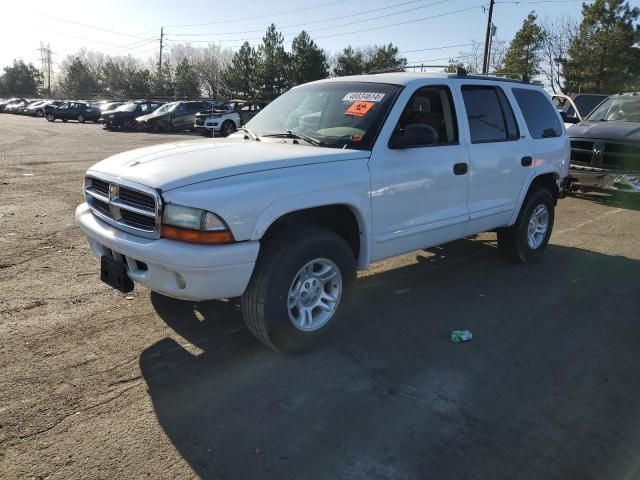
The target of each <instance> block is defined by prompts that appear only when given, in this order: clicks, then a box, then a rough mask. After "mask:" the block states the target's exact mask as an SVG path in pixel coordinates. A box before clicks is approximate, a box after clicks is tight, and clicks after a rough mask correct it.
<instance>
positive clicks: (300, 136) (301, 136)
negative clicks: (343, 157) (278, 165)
mask: <svg viewBox="0 0 640 480" xmlns="http://www.w3.org/2000/svg"><path fill="white" fill-rule="evenodd" d="M263 137H285V138H294V139H296V140H304V141H305V142H307V143H310V144H311V145H315V146H316V147H321V146H323V145H324V142H323V141H322V140H318V139H317V138H313V137H310V136H309V135H305V134H304V133H299V132H294V131H293V130H287V131H286V132H281V133H267V134H265V135H263Z"/></svg>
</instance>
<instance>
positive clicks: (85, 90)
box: [61, 57, 98, 98]
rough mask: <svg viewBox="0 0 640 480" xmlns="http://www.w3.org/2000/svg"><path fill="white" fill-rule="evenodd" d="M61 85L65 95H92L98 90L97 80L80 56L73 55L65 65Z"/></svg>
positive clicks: (75, 96)
mask: <svg viewBox="0 0 640 480" xmlns="http://www.w3.org/2000/svg"><path fill="white" fill-rule="evenodd" d="M61 86H62V90H63V91H64V93H65V95H66V96H67V97H70V98H81V97H88V96H90V95H94V94H95V93H96V92H97V90H98V81H97V79H96V78H95V77H94V76H93V75H92V73H91V71H90V70H89V68H88V66H87V65H86V64H85V63H84V62H83V61H82V60H81V59H80V57H74V58H73V59H72V60H71V63H70V64H68V65H66V68H65V73H64V78H63V80H62V84H61Z"/></svg>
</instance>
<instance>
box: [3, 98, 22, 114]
mask: <svg viewBox="0 0 640 480" xmlns="http://www.w3.org/2000/svg"><path fill="white" fill-rule="evenodd" d="M22 102H26V100H25V99H24V98H18V97H14V98H10V99H8V100H5V101H4V102H0V112H5V113H9V112H7V108H9V109H12V108H14V106H15V105H19V104H21V103H22Z"/></svg>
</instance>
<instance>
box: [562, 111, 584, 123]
mask: <svg viewBox="0 0 640 480" xmlns="http://www.w3.org/2000/svg"><path fill="white" fill-rule="evenodd" d="M560 116H561V117H562V121H563V122H564V123H580V119H579V118H578V117H574V116H571V115H567V112H560Z"/></svg>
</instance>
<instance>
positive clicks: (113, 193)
mask: <svg viewBox="0 0 640 480" xmlns="http://www.w3.org/2000/svg"><path fill="white" fill-rule="evenodd" d="M119 194H120V186H119V185H117V184H115V183H112V184H110V185H109V199H112V198H116V197H117V196H118V195H119Z"/></svg>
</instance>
